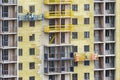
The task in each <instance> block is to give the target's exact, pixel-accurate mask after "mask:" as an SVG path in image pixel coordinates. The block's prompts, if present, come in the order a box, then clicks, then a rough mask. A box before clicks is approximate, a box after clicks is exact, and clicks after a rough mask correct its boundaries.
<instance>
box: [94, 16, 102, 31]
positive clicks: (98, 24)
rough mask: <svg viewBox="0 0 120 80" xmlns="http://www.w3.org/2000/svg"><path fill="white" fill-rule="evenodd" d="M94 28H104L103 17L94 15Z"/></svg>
mask: <svg viewBox="0 0 120 80" xmlns="http://www.w3.org/2000/svg"><path fill="white" fill-rule="evenodd" d="M94 28H95V29H102V28H103V17H99V16H97V17H94Z"/></svg>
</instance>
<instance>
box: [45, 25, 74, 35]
mask: <svg viewBox="0 0 120 80" xmlns="http://www.w3.org/2000/svg"><path fill="white" fill-rule="evenodd" d="M60 26H61V27H60ZM66 26H67V27H66ZM72 30H73V26H72V25H55V26H49V27H45V28H44V32H46V33H50V32H71V31H72Z"/></svg>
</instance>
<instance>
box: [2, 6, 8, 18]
mask: <svg viewBox="0 0 120 80" xmlns="http://www.w3.org/2000/svg"><path fill="white" fill-rule="evenodd" d="M2 10H3V11H2V17H8V6H2Z"/></svg>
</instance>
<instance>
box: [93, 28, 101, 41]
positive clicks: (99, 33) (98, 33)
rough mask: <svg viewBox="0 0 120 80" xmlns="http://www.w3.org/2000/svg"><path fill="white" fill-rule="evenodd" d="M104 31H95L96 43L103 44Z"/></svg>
mask: <svg viewBox="0 0 120 80" xmlns="http://www.w3.org/2000/svg"><path fill="white" fill-rule="evenodd" d="M102 35H103V31H101V30H99V31H94V42H97V43H101V42H103V36H102Z"/></svg>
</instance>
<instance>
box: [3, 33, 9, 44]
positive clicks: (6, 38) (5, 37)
mask: <svg viewBox="0 0 120 80" xmlns="http://www.w3.org/2000/svg"><path fill="white" fill-rule="evenodd" d="M2 46H8V35H2Z"/></svg>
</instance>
